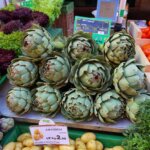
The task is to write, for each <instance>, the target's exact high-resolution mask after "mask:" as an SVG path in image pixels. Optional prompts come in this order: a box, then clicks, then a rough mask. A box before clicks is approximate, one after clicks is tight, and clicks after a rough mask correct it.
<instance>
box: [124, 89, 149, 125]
mask: <svg viewBox="0 0 150 150" xmlns="http://www.w3.org/2000/svg"><path fill="white" fill-rule="evenodd" d="M145 101H150V93H146V92H143V93H140V94H139V95H137V96H136V97H132V98H130V99H129V100H128V101H127V105H126V113H127V116H128V118H129V119H130V120H131V121H132V122H133V123H134V122H136V121H137V115H138V112H139V107H140V105H141V104H142V103H143V102H145Z"/></svg>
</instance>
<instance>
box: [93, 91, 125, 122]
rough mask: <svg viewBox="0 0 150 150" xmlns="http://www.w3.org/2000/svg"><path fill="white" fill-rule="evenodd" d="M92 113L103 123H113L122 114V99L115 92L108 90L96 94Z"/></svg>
mask: <svg viewBox="0 0 150 150" xmlns="http://www.w3.org/2000/svg"><path fill="white" fill-rule="evenodd" d="M94 113H95V115H96V117H98V118H99V120H100V121H101V122H103V123H105V122H110V123H115V122H116V120H117V119H119V118H122V117H123V114H124V102H123V99H122V98H121V97H120V96H119V95H118V94H117V93H116V92H115V90H108V91H106V92H104V93H102V94H98V95H97V96H96V100H95V103H94Z"/></svg>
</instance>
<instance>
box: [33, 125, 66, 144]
mask: <svg viewBox="0 0 150 150" xmlns="http://www.w3.org/2000/svg"><path fill="white" fill-rule="evenodd" d="M30 132H31V135H32V139H33V141H34V144H35V145H53V144H54V145H68V144H69V135H68V129H67V127H66V126H54V125H52V126H31V127H30Z"/></svg>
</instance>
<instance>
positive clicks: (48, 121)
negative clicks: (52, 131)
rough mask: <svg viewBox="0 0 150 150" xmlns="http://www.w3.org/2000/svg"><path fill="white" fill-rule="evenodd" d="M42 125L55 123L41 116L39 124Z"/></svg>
mask: <svg viewBox="0 0 150 150" xmlns="http://www.w3.org/2000/svg"><path fill="white" fill-rule="evenodd" d="M43 125H55V122H54V121H53V120H51V119H49V118H43V119H41V120H40V121H39V126H43Z"/></svg>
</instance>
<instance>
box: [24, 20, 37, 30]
mask: <svg viewBox="0 0 150 150" xmlns="http://www.w3.org/2000/svg"><path fill="white" fill-rule="evenodd" d="M33 24H38V23H37V22H36V21H30V22H28V23H26V24H25V25H24V26H23V27H22V30H23V31H25V30H27V29H29V28H31V27H32V26H33Z"/></svg>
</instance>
